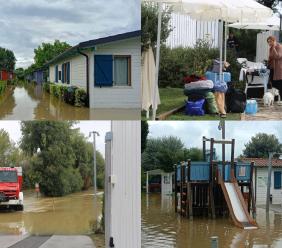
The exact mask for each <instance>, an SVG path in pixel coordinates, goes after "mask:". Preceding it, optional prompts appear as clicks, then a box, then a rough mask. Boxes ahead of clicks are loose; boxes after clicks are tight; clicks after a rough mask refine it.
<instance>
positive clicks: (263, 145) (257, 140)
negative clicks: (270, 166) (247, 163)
mask: <svg viewBox="0 0 282 248" xmlns="http://www.w3.org/2000/svg"><path fill="white" fill-rule="evenodd" d="M281 151H282V145H281V144H280V143H279V140H278V139H277V138H276V137H275V135H273V134H266V133H258V134H256V135H255V136H253V137H252V138H251V140H250V141H249V142H248V143H247V144H245V149H244V150H243V156H244V157H248V158H268V155H269V152H281Z"/></svg>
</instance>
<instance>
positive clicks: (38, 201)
mask: <svg viewBox="0 0 282 248" xmlns="http://www.w3.org/2000/svg"><path fill="white" fill-rule="evenodd" d="M93 197H94V194H93V191H91V190H88V191H83V192H79V193H74V194H70V195H67V196H64V197H54V198H52V197H39V198H37V197H36V194H35V193H33V192H31V191H27V192H24V211H23V212H13V211H7V212H5V211H1V212H0V234H14V235H25V234H31V235H52V234H65V235H75V234H77V235H79V234H91V233H93V224H94V223H95V212H96V211H97V214H98V216H99V215H101V213H102V210H101V208H102V194H100V195H99V197H98V201H97V205H98V209H95V208H94V199H93Z"/></svg>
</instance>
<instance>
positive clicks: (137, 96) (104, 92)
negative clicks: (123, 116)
mask: <svg viewBox="0 0 282 248" xmlns="http://www.w3.org/2000/svg"><path fill="white" fill-rule="evenodd" d="M94 53H95V54H97V55H99V54H100V55H131V63H132V64H131V70H132V73H131V77H132V78H131V79H132V80H131V82H132V84H131V86H113V87H102V88H99V87H94ZM140 92H141V40H140V37H137V38H131V39H127V40H122V41H118V42H112V43H108V44H104V45H99V46H97V47H96V49H95V52H93V54H92V55H91V56H90V107H91V108H141V93H140Z"/></svg>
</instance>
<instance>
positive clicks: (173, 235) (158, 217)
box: [142, 194, 282, 248]
mask: <svg viewBox="0 0 282 248" xmlns="http://www.w3.org/2000/svg"><path fill="white" fill-rule="evenodd" d="M257 222H258V225H259V229H258V230H249V231H247V230H242V229H239V228H237V227H235V226H234V225H233V224H232V221H231V220H229V219H226V218H221V219H220V218H219V219H216V220H211V219H207V218H196V217H195V218H194V220H193V221H190V220H188V219H187V218H183V217H180V216H179V215H178V214H176V213H175V212H174V203H173V197H169V196H166V197H165V198H163V199H162V198H161V195H160V194H150V195H145V194H144V195H142V247H150V248H157V247H167V248H169V247H177V248H187V247H193V248H198V247H199V248H205V247H211V246H210V237H211V236H218V239H219V247H220V248H221V247H232V248H245V247H247V248H251V247H254V248H258V247H274V248H276V247H277V248H278V247H282V213H275V212H273V211H270V214H269V216H267V215H266V214H265V210H264V209H262V208H258V209H257Z"/></svg>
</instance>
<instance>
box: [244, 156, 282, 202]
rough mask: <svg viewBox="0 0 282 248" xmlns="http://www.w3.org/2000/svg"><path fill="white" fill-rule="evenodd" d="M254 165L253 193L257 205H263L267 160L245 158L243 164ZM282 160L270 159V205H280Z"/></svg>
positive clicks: (264, 200)
mask: <svg viewBox="0 0 282 248" xmlns="http://www.w3.org/2000/svg"><path fill="white" fill-rule="evenodd" d="M251 161H253V162H254V163H255V169H254V176H253V178H254V180H253V183H254V189H255V190H254V191H255V199H256V204H257V205H265V203H266V191H267V176H268V159H266V158H246V159H243V162H251ZM281 182H282V160H281V159H272V173H271V188H270V194H271V199H272V204H282V183H281Z"/></svg>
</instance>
